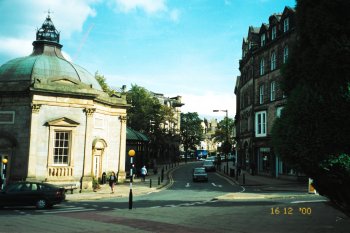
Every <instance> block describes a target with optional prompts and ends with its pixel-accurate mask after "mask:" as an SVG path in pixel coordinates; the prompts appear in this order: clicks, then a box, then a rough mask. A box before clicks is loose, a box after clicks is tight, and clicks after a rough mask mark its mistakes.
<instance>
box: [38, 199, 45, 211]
mask: <svg viewBox="0 0 350 233" xmlns="http://www.w3.org/2000/svg"><path fill="white" fill-rule="evenodd" d="M46 206H47V201H46V200H45V199H39V200H38V201H37V202H36V208H38V209H44V208H45V207H46Z"/></svg>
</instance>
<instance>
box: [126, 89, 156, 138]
mask: <svg viewBox="0 0 350 233" xmlns="http://www.w3.org/2000/svg"><path fill="white" fill-rule="evenodd" d="M126 100H127V102H128V103H129V104H130V105H131V107H130V108H129V109H128V111H127V114H128V121H127V124H128V126H129V127H131V128H133V129H134V130H137V131H140V132H143V133H146V134H147V133H148V132H150V131H154V130H155V129H157V128H158V127H159V125H160V123H161V122H162V118H163V116H162V114H161V104H160V103H159V101H158V99H157V98H155V97H154V96H153V95H152V94H151V93H150V92H149V91H148V90H147V89H145V88H144V87H140V86H137V85H132V86H131V89H130V90H129V91H128V92H127V94H126Z"/></svg>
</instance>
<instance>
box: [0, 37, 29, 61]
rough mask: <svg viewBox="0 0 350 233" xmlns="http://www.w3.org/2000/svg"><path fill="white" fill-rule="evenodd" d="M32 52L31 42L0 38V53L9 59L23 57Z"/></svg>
mask: <svg viewBox="0 0 350 233" xmlns="http://www.w3.org/2000/svg"><path fill="white" fill-rule="evenodd" d="M32 50H33V46H32V41H30V40H26V39H16V38H6V37H5V38H1V37H0V53H1V54H6V55H8V56H10V57H23V56H27V55H29V54H30V53H31V52H32Z"/></svg>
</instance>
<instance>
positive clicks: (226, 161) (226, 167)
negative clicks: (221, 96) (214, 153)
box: [213, 109, 229, 173]
mask: <svg viewBox="0 0 350 233" xmlns="http://www.w3.org/2000/svg"><path fill="white" fill-rule="evenodd" d="M213 112H226V143H225V146H227V145H228V143H229V142H228V110H227V109H225V110H213ZM225 149H226V148H225ZM226 170H227V173H228V153H227V152H226Z"/></svg>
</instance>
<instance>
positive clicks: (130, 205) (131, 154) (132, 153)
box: [128, 149, 135, 210]
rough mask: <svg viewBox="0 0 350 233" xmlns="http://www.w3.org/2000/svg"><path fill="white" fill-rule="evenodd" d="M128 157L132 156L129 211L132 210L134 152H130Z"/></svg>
mask: <svg viewBox="0 0 350 233" xmlns="http://www.w3.org/2000/svg"><path fill="white" fill-rule="evenodd" d="M128 155H129V156H130V192H129V210H131V209H132V177H133V167H132V164H133V158H134V156H135V151H134V150H132V149H131V150H129V152H128Z"/></svg>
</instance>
